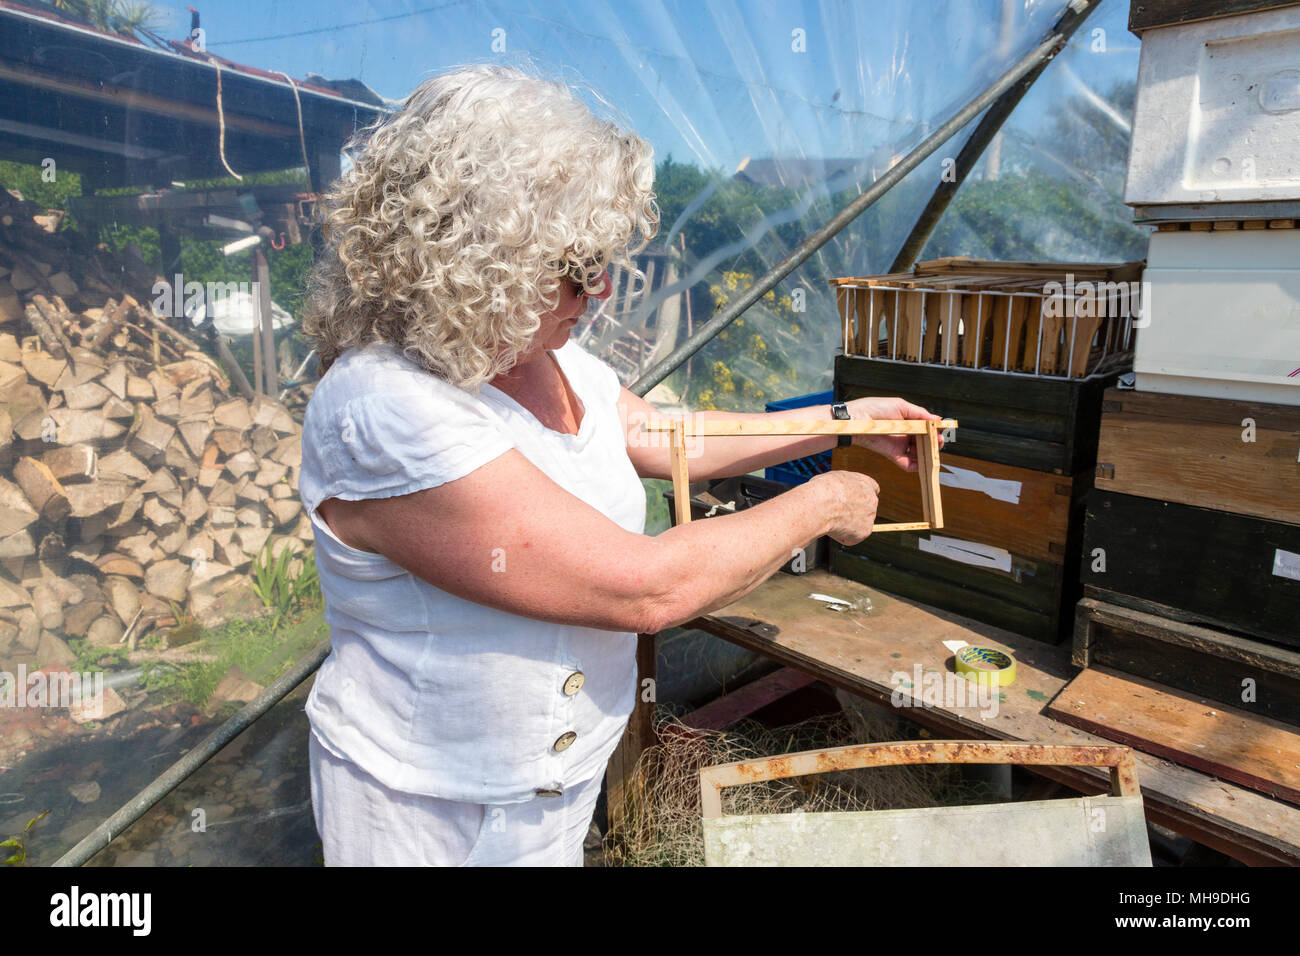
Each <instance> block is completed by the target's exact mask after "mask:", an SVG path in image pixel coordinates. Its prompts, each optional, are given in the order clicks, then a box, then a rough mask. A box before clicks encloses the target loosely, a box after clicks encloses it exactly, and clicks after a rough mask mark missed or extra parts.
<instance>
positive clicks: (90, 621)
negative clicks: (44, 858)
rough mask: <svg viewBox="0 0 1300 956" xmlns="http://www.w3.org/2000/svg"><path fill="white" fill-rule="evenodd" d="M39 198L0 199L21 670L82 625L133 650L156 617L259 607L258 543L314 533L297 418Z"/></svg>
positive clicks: (93, 638)
mask: <svg viewBox="0 0 1300 956" xmlns="http://www.w3.org/2000/svg"><path fill="white" fill-rule="evenodd" d="M30 205H31V204H27V203H22V202H21V200H19V199H18V198H17V197H15V196H14V195H12V194H10V195H9V196H7V197H4V200H3V201H0V211H2V212H3V213H4V215H3V216H0V668H9V669H12V667H14V666H16V665H17V664H20V663H25V664H27V665H28V666H29V667H30V666H33V665H35V666H46V665H51V664H64V665H66V664H68V663H70V662H71V661H72V660H73V659H74V656H75V655H74V654H73V653H72V650H71V649H70V647H69V645H68V643H67V642H68V641H69V640H71V639H81V638H84V639H86V640H88V641H89V642H90V643H91V644H94V645H103V646H110V645H119V644H125V645H127V646H129V647H130V648H132V649H134V647H135V645H136V642H137V641H138V640H139V639H140V638H141V637H142V636H143V635H145V634H147V633H148V632H149V631H150V630H152V629H155V628H166V627H168V626H173V627H174V626H175V625H177V624H180V623H182V622H184V621H186V620H194V621H197V622H199V623H203V624H212V623H216V622H218V621H220V620H222V619H223V618H225V617H227V616H229V615H231V614H235V613H238V614H244V613H248V611H249V610H250V608H252V607H254V606H256V604H257V603H258V602H257V601H256V600H255V599H253V598H252V595H251V593H250V589H249V569H250V564H251V563H252V561H253V560H254V559H255V558H256V556H257V555H258V554H259V553H260V552H261V551H262V550H263V548H264V547H265V546H267V545H268V543H269V544H270V546H271V551H272V553H273V554H275V555H278V554H279V553H280V552H281V551H282V550H283V549H284V548H289V549H291V550H292V551H293V552H294V553H295V554H297V553H299V552H301V551H302V550H303V549H304V548H305V547H307V546H308V545H310V542H311V540H312V532H311V526H310V523H309V521H308V519H307V517H306V515H305V514H304V512H303V508H302V505H301V503H300V501H299V499H298V493H297V484H298V468H299V465H300V463H301V441H300V434H301V430H300V426H299V425H298V423H297V422H295V421H294V420H293V418H291V416H290V415H289V413H288V412H287V411H286V410H285V408H284V407H283V406H282V405H280V404H279V403H277V402H275V401H273V400H272V399H270V398H265V397H261V396H252V397H251V400H250V398H249V397H245V396H244V395H241V394H239V393H238V391H236V390H234V389H233V388H232V386H231V384H230V381H229V379H228V378H227V376H226V374H225V372H224V371H223V369H222V367H221V366H220V365H219V364H218V362H216V361H215V360H214V359H213V358H212V357H210V356H209V355H208V354H206V353H205V352H204V351H203V350H202V349H201V348H200V347H199V346H198V344H197V343H196V342H194V341H193V340H192V339H190V338H189V337H188V336H187V335H186V334H185V333H183V332H181V331H179V330H177V329H174V328H173V327H171V326H170V325H168V324H167V322H166V321H165V320H163V319H161V318H159V317H157V316H155V315H154V314H153V313H152V311H151V310H150V309H149V308H148V307H147V306H143V305H141V304H140V303H139V302H138V301H137V300H136V299H135V298H133V297H132V296H131V295H129V294H125V293H124V292H123V291H121V289H120V288H118V289H114V288H113V287H112V285H111V284H110V282H109V281H107V280H112V279H117V280H118V283H119V285H120V284H122V283H123V282H136V281H138V280H139V278H140V277H141V276H142V275H143V273H138V270H137V274H136V275H135V277H134V278H133V275H132V274H133V270H132V269H131V267H130V264H129V263H128V264H127V265H126V266H125V267H123V266H122V265H121V264H120V263H110V264H109V265H107V266H106V265H105V263H104V261H102V260H103V259H104V258H105V257H102V256H96V255H90V256H86V255H82V256H80V257H79V256H78V255H77V254H76V253H75V252H74V251H73V250H72V249H70V248H69V247H68V245H67V243H66V242H63V241H61V239H60V236H59V235H58V234H57V233H56V232H55V231H54V230H53V228H47V227H53V226H57V220H55V221H54V222H52V223H51V222H48V221H47V222H42V221H41V219H42V218H46V219H47V220H48V218H49V217H41V216H40V215H39V214H33V213H32V210H31V208H23V207H30ZM43 240H48V241H43ZM149 280H150V282H151V281H152V274H151V273H150V274H149ZM137 288H138V286H137ZM144 288H149V286H148V285H146V286H144ZM142 298H144V296H143V295H142ZM146 301H148V300H147V299H146Z"/></svg>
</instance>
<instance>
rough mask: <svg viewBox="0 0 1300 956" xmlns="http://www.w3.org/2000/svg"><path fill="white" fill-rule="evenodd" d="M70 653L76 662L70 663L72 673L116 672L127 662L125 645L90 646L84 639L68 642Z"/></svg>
mask: <svg viewBox="0 0 1300 956" xmlns="http://www.w3.org/2000/svg"><path fill="white" fill-rule="evenodd" d="M68 643H69V646H70V647H71V648H72V652H73V653H74V654H75V655H76V660H74V661H73V662H72V669H73V670H74V671H91V670H110V671H111V670H117V669H119V668H122V667H125V666H126V665H127V664H128V663H129V661H128V659H127V653H128V651H127V648H126V646H125V645H117V644H115V645H112V646H110V647H101V646H99V645H97V644H91V643H90V642H89V641H87V640H86V639H85V638H81V639H80V640H73V641H69V642H68Z"/></svg>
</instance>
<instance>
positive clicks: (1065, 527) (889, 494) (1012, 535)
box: [831, 439, 1091, 564]
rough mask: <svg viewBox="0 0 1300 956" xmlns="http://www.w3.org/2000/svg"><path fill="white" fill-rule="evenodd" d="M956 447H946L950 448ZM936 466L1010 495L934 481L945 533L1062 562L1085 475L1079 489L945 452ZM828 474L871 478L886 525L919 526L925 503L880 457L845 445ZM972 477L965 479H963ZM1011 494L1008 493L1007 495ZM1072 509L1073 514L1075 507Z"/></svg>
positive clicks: (912, 483)
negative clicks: (978, 479)
mask: <svg viewBox="0 0 1300 956" xmlns="http://www.w3.org/2000/svg"><path fill="white" fill-rule="evenodd" d="M918 440H919V439H918ZM957 444H960V439H959V440H958V442H957V443H955V444H954V445H953V446H950V447H956V446H957ZM940 465H941V466H948V467H950V468H956V469H960V470H961V471H959V472H956V473H953V472H950V474H953V475H954V476H955V475H957V474H961V472H973V473H975V474H976V475H977V476H979V477H982V478H986V479H990V480H992V481H997V482H1007V483H1009V484H1006V485H1001V486H997V488H996V489H995V490H998V491H999V493H1003V494H1006V495H1007V497H1014V498H1015V499H1016V500H1014V501H1008V500H1004V499H1002V498H994V497H992V496H991V495H990V494H988V493H987V492H985V491H981V490H976V489H974V488H963V487H955V486H954V485H952V484H946V483H943V481H942V476H941V478H940V483H941V486H942V489H943V504H944V525H943V528H944V533H946V534H951V535H952V536H954V537H957V538H964V539H965V540H967V541H978V542H981V543H982V544H989V545H994V546H996V547H999V548H1006V549H1007V550H1008V551H1013V552H1015V553H1017V554H1023V555H1027V556H1029V557H1032V558H1037V559H1038V560H1041V561H1051V562H1055V563H1057V564H1060V563H1061V562H1062V561H1064V560H1065V555H1066V537H1067V535H1068V533H1069V530H1070V518H1071V514H1072V510H1073V513H1074V514H1076V516H1077V518H1078V520H1079V521H1080V522H1082V519H1083V513H1082V510H1081V507H1082V502H1081V498H1082V491H1086V489H1087V488H1088V486H1089V485H1090V483H1091V482H1090V480H1089V475H1088V473H1087V472H1085V473H1084V474H1082V475H1080V476H1079V480H1080V482H1081V488H1076V486H1075V482H1074V481H1073V480H1072V479H1070V478H1066V477H1064V476H1062V475H1055V474H1051V473H1049V472H1041V471H1030V470H1029V469H1027V468H1016V467H1014V466H1012V465H1002V464H998V463H997V462H989V461H979V460H977V459H974V458H965V457H963V456H961V455H953V454H948V453H947V452H945V453H944V454H943V456H942V461H941V462H940ZM831 469H832V470H834V471H856V472H860V473H862V474H867V475H870V476H871V477H872V478H874V479H875V480H876V483H877V484H879V485H880V507H879V510H878V512H877V513H878V516H879V517H880V518H881V519H888V520H890V521H922V520H924V507H923V505H924V502H923V500H922V497H921V490H922V489H921V487H919V486H918V483H917V480H916V475H914V474H911V473H909V472H905V471H903V470H902V469H900V468H898V467H896V466H895V465H894V464H893V463H891V462H889V461H887V460H886V459H885V458H884V457H883V456H882V455H879V454H877V453H876V452H874V451H871V450H870V449H868V448H863V447H861V446H860V445H850V446H848V447H845V448H836V449H834V450H833V451H832V452H831ZM963 478H964V479H967V480H973V479H970V477H969V476H963ZM1013 489H1014V490H1013ZM1076 503H1078V504H1079V506H1080V507H1079V508H1078V509H1074V508H1073V506H1074V505H1075V504H1076Z"/></svg>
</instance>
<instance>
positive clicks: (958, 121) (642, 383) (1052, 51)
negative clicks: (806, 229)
mask: <svg viewBox="0 0 1300 956" xmlns="http://www.w3.org/2000/svg"><path fill="white" fill-rule="evenodd" d="M1085 4H1086V5H1085ZM1076 7H1078V8H1082V9H1091V7H1092V4H1091V3H1089V2H1087V0H1076V2H1075V3H1074V4H1073V5H1072V7H1071V9H1074V8H1076ZM1063 19H1064V18H1063ZM1066 39H1067V37H1066V36H1064V35H1063V34H1061V33H1058V32H1057V31H1056V29H1055V28H1053V29H1052V30H1051V31H1050V32H1049V33H1048V34H1047V36H1046V38H1045V39H1043V41H1042V42H1041V43H1039V44H1038V45H1037V46H1036V47H1034V49H1033V50H1031V51H1030V52H1029V53H1027V54H1026V55H1025V56H1024V57H1022V58H1021V59H1020V61H1019V62H1018V63H1016V65H1015V66H1013V67H1012V68H1011V69H1010V70H1008V71H1007V72H1006V73H1004V74H1002V76H1001V77H999V78H998V79H997V80H995V81H994V82H993V84H992V85H991V86H990V87H988V89H986V90H985V91H984V92H983V93H981V94H980V95H979V96H977V97H975V99H973V100H971V101H970V102H969V103H967V104H966V105H965V106H964V107H962V109H961V110H959V111H958V112H957V114H956V115H954V116H953V117H952V118H951V119H949V120H948V121H947V122H946V123H944V124H943V125H942V126H940V127H939V128H938V129H937V130H935V131H934V132H933V133H931V134H930V135H929V136H927V137H926V138H925V139H924V140H923V141H922V142H921V143H920V145H918V146H917V147H916V148H915V149H913V150H912V151H911V152H910V153H908V154H907V156H905V157H904V158H903V159H902V161H900V162H899V163H898V165H896V166H893V167H891V168H890V169H889V171H888V172H886V173H885V175H884V176H882V177H881V178H880V179H878V180H876V182H874V183H872V185H871V186H870V188H868V189H867V190H866V191H865V192H863V193H862V194H861V195H860V196H858V197H857V198H856V199H854V200H853V202H851V203H849V204H848V205H847V206H845V207H844V208H843V209H841V210H840V211H839V212H838V213H836V215H835V216H834V217H833V218H832V219H831V220H830V222H828V223H826V225H824V226H822V228H821V229H819V230H817V231H816V232H815V233H813V234H812V235H811V236H809V237H808V238H807V239H805V240H804V241H803V242H801V243H800V244H799V245H798V246H797V247H795V249H794V250H793V251H792V252H791V253H790V254H789V255H788V256H786V257H785V258H784V259H782V260H781V261H780V262H779V263H777V264H776V265H775V266H773V267H772V269H771V270H770V271H769V272H768V273H767V274H766V275H765V276H763V277H762V278H761V279H759V280H758V281H757V282H755V283H754V284H753V285H752V286H750V287H749V288H748V289H746V290H745V292H744V293H742V294H741V295H740V296H738V297H737V298H736V299H734V300H733V301H732V302H731V304H730V305H728V306H727V307H726V308H725V309H723V310H722V311H721V312H719V313H718V314H717V315H715V316H714V317H713V318H711V319H709V321H708V322H706V323H704V324H703V325H701V326H700V329H699V331H698V332H696V333H695V334H694V335H692V336H690V337H689V338H688V339H687V340H686V341H685V342H683V343H682V344H681V345H679V346H677V348H675V349H673V351H672V353H671V354H669V355H668V356H667V357H665V358H664V359H662V360H661V361H659V362H657V363H655V364H654V365H653V366H652V367H651V368H650V369H649V370H647V371H646V372H645V373H644V374H643V375H642V376H641V377H640V378H638V379H637V380H636V382H634V383H633V384H632V386H631V388H630V391H632V392H634V393H635V394H637V395H645V394H646V392H648V391H650V389H652V388H654V387H655V386H656V385H658V384H659V383H660V382H662V381H663V380H664V379H665V378H667V377H668V376H669V375H670V374H672V372H673V371H674V370H675V369H676V368H677V367H678V366H679V365H681V364H682V363H683V362H684V361H686V360H687V359H688V358H690V357H691V356H692V355H694V354H695V353H696V352H698V351H699V350H700V349H702V348H703V347H704V346H705V345H706V344H707V343H708V342H709V340H710V339H712V338H713V337H714V336H715V335H717V334H718V333H719V332H721V331H722V330H723V329H725V328H726V327H727V326H728V325H730V324H731V322H732V321H733V320H734V319H736V318H737V317H738V316H740V315H741V314H742V313H743V312H745V310H746V309H748V308H749V307H750V306H751V305H753V304H754V303H755V302H757V301H758V300H759V299H761V298H762V297H763V296H765V295H766V294H767V293H768V292H770V291H771V290H772V288H773V287H775V286H776V284H777V283H778V282H780V281H781V280H782V279H784V278H785V277H786V276H788V275H789V274H790V273H791V272H793V271H794V270H795V269H797V268H798V267H799V266H800V265H802V264H803V263H804V261H805V260H807V259H808V258H809V257H810V256H812V254H813V253H814V252H816V251H817V250H818V249H820V248H821V247H822V246H824V245H826V243H828V242H830V240H831V239H832V238H834V236H835V234H836V233H838V232H839V231H840V230H842V229H843V228H844V227H845V226H847V225H848V224H849V223H850V222H852V221H853V220H854V219H856V218H857V217H858V216H860V215H861V214H862V213H863V212H865V211H866V210H867V209H868V208H869V207H870V206H871V205H872V204H873V203H875V201H876V200H878V199H879V198H880V197H881V196H883V195H884V194H885V193H887V192H889V190H891V189H893V188H894V186H896V185H898V183H900V182H901V181H902V180H903V179H904V177H906V176H907V174H908V173H910V172H911V171H912V170H913V169H915V168H916V167H917V166H919V165H920V164H921V163H922V162H923V161H924V160H925V159H926V157H928V156H929V155H930V154H931V153H933V152H934V151H935V150H937V149H938V148H939V147H940V146H942V145H943V144H944V143H946V142H947V141H948V140H949V139H951V138H952V136H953V135H954V134H955V133H956V132H957V131H958V130H960V129H961V128H962V127H964V126H965V125H966V124H967V123H969V122H970V121H971V120H973V119H974V118H975V117H976V116H978V115H979V114H980V113H982V112H984V110H986V109H988V108H989V106H991V105H992V104H993V103H994V102H996V101H997V99H998V98H999V97H1000V96H1002V95H1003V94H1004V93H1006V92H1007V91H1008V90H1009V89H1011V88H1012V87H1013V86H1015V85H1016V84H1017V83H1019V82H1020V81H1021V80H1022V79H1024V78H1025V76H1027V75H1028V74H1029V73H1030V72H1031V71H1032V70H1034V69H1035V68H1037V67H1040V66H1041V65H1043V64H1045V63H1046V62H1047V61H1048V60H1050V59H1051V58H1052V57H1054V56H1055V55H1056V54H1057V53H1058V52H1060V49H1061V48H1062V47H1063V46H1064V45H1065V41H1066Z"/></svg>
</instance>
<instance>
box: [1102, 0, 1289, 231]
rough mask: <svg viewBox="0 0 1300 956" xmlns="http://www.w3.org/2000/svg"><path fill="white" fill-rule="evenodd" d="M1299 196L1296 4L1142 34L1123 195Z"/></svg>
mask: <svg viewBox="0 0 1300 956" xmlns="http://www.w3.org/2000/svg"><path fill="white" fill-rule="evenodd" d="M1295 200H1300V6H1292V7H1285V8H1282V9H1277V10H1268V11H1264V12H1261V13H1248V14H1243V15H1241V16H1235V17H1224V18H1221V19H1216V20H1203V21H1199V22H1195V23H1187V24H1181V25H1178V26H1169V27H1160V28H1158V29H1153V30H1147V31H1146V32H1144V33H1143V34H1142V58H1141V62H1140V65H1139V67H1138V89H1137V102H1136V106H1135V109H1134V117H1133V137H1132V143H1131V146H1130V151H1129V165H1128V177H1127V179H1126V181H1125V184H1124V201H1125V202H1126V203H1128V204H1129V205H1134V206H1145V205H1151V204H1159V203H1206V202H1269V201H1272V202H1277V201H1295Z"/></svg>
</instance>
